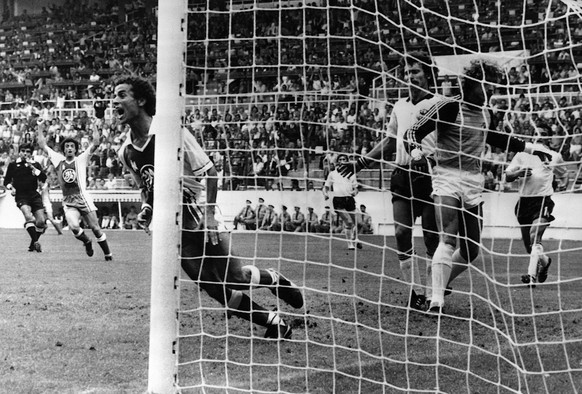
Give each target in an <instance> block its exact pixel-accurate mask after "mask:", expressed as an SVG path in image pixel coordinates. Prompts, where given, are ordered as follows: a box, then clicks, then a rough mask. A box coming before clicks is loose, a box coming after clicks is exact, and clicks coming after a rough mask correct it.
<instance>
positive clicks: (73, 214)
mask: <svg viewBox="0 0 582 394" xmlns="http://www.w3.org/2000/svg"><path fill="white" fill-rule="evenodd" d="M64 209H65V218H66V219H67V223H68V225H69V229H70V230H71V232H72V233H73V235H74V236H75V238H77V239H78V240H79V241H81V242H83V245H84V246H85V253H87V256H89V257H91V256H93V244H92V242H91V240H90V239H89V237H87V234H85V231H83V229H82V228H81V212H80V211H79V210H78V209H77V208H74V207H69V206H66V205H65V206H64Z"/></svg>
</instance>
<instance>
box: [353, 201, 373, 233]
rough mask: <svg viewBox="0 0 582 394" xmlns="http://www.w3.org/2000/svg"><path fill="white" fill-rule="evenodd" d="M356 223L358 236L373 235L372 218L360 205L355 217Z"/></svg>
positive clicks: (363, 206) (364, 207)
mask: <svg viewBox="0 0 582 394" xmlns="http://www.w3.org/2000/svg"><path fill="white" fill-rule="evenodd" d="M356 221H357V223H358V234H374V230H373V228H372V216H370V214H369V213H368V212H366V206H365V205H364V204H361V205H360V212H358V214H357V215H356Z"/></svg>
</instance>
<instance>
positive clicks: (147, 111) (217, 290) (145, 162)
mask: <svg viewBox="0 0 582 394" xmlns="http://www.w3.org/2000/svg"><path fill="white" fill-rule="evenodd" d="M155 104H156V96H155V91H154V88H153V87H152V85H151V84H150V83H149V82H148V81H147V80H145V79H143V78H139V77H133V76H128V77H122V78H121V79H119V80H118V81H117V83H116V86H115V93H114V98H113V108H114V110H115V112H116V113H117V115H118V119H119V120H120V122H121V123H122V124H124V125H129V126H130V129H131V132H130V134H129V136H128V138H127V140H126V142H125V143H124V145H123V146H122V147H121V148H120V150H119V155H120V159H121V162H122V163H123V164H124V166H125V167H126V168H127V169H128V170H129V171H130V172H131V173H132V175H133V177H134V178H135V180H136V182H138V184H139V186H140V189H141V191H142V193H141V194H142V209H141V212H140V213H139V215H138V221H139V222H140V223H142V224H143V226H144V228H145V229H149V224H150V222H151V220H152V214H153V211H152V207H153V197H154V196H153V190H154V152H155V147H154V145H155V138H156V135H157V136H161V135H163V133H154V130H162V129H163V128H164V125H162V124H158V123H156V121H155V119H154V117H153V116H154V114H155ZM183 133H184V146H183V152H184V159H183V163H184V177H183V196H182V202H183V204H182V207H183V212H182V243H181V244H182V251H181V255H182V261H181V264H182V268H183V269H184V271H185V272H186V273H187V274H188V276H189V277H190V278H191V279H192V280H193V281H195V282H196V283H197V284H198V285H199V286H200V287H201V288H202V289H204V290H205V291H206V293H208V295H210V296H211V297H212V298H214V299H215V300H216V301H218V302H220V303H221V304H222V305H224V306H226V307H227V308H228V312H229V315H235V316H239V317H241V318H243V319H245V320H249V321H252V322H253V323H256V324H259V325H261V326H264V327H266V328H267V329H266V332H265V337H266V338H290V337H291V334H292V329H291V327H290V326H289V325H287V324H286V323H285V322H284V321H283V319H282V318H281V316H280V315H279V313H278V312H277V311H269V310H267V309H265V308H264V307H262V306H261V305H258V304H257V303H256V302H254V301H252V300H251V298H250V297H249V296H248V295H247V294H245V293H243V292H242V291H243V290H248V289H250V288H251V287H264V288H266V289H269V290H270V291H271V292H272V293H273V294H274V295H275V296H277V297H279V298H280V299H281V300H283V301H284V302H285V303H287V304H289V305H291V306H292V307H293V308H301V307H303V294H302V293H301V291H300V290H299V288H298V287H297V286H296V285H295V284H293V283H292V282H291V281H290V280H288V279H287V278H286V277H284V276H283V275H282V274H281V273H279V272H277V271H275V270H273V269H260V268H258V267H256V266H254V265H250V264H245V263H243V261H242V260H240V259H238V258H236V257H234V256H233V251H232V249H231V247H230V245H229V242H228V238H229V237H228V236H226V235H224V234H222V235H221V234H219V232H218V226H219V223H218V221H217V220H216V219H215V216H214V211H215V205H216V195H217V190H218V177H217V171H216V169H215V167H214V164H213V163H212V161H211V160H210V158H209V157H208V156H207V155H206V153H205V152H204V151H203V149H202V148H201V147H200V145H199V144H198V142H197V141H196V138H195V137H194V135H192V134H191V133H190V132H189V131H188V130H187V129H184V130H183ZM158 138H159V137H158ZM129 163H131V165H130V164H129ZM203 178H204V180H205V182H202V179H203Z"/></svg>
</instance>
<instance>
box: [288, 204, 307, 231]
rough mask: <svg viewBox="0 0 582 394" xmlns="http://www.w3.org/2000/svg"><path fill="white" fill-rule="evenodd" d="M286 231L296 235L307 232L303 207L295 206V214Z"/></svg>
mask: <svg viewBox="0 0 582 394" xmlns="http://www.w3.org/2000/svg"><path fill="white" fill-rule="evenodd" d="M286 230H287V231H293V232H296V233H300V232H303V231H305V215H303V213H302V212H301V207H299V206H295V212H294V213H293V215H291V220H290V221H289V222H288V226H287V228H286Z"/></svg>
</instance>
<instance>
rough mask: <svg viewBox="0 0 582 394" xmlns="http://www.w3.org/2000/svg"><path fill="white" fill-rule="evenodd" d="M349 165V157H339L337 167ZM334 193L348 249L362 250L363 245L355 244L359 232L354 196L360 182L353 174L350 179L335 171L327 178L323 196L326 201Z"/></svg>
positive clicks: (334, 205) (336, 208) (335, 205)
mask: <svg viewBox="0 0 582 394" xmlns="http://www.w3.org/2000/svg"><path fill="white" fill-rule="evenodd" d="M341 164H344V165H347V164H348V156H347V155H345V154H340V155H338V157H337V163H336V167H338V166H339V165H341ZM331 193H333V199H332V203H333V209H334V211H335V212H336V213H337V214H338V215H339V216H340V217H341V219H342V220H343V222H344V224H345V226H346V227H345V236H346V239H347V241H348V249H350V250H354V249H356V246H357V247H358V249H362V244H361V243H359V242H355V241H354V240H355V239H356V234H357V232H358V230H357V228H356V227H355V223H356V214H357V212H356V200H355V199H354V196H355V195H356V194H358V181H357V180H356V176H355V175H354V174H353V173H352V174H351V175H350V176H349V177H346V176H344V175H341V174H340V173H339V172H338V170H337V169H335V170H333V171H332V172H330V173H329V175H328V176H327V179H326V180H325V184H324V185H323V196H324V197H325V199H326V200H328V199H329V196H330V194H331Z"/></svg>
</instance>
